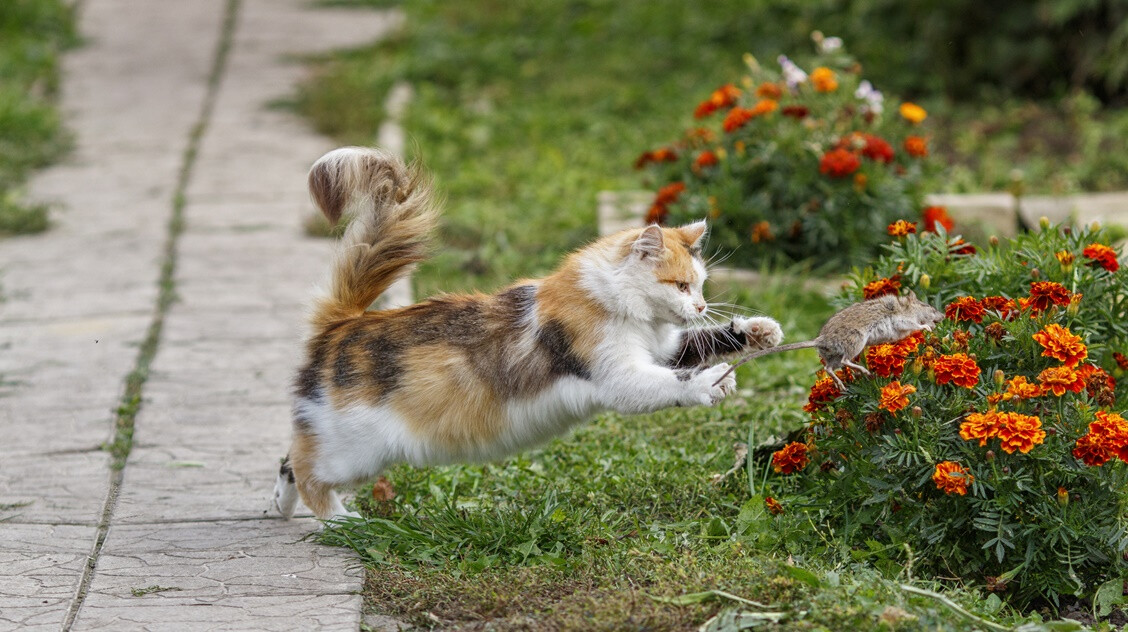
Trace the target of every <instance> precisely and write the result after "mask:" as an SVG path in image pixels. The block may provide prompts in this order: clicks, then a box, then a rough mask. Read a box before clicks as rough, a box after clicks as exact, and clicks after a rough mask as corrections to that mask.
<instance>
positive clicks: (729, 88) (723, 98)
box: [693, 83, 740, 118]
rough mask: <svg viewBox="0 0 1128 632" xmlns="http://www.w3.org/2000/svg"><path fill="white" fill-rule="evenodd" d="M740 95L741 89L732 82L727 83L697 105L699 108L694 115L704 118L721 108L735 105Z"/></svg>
mask: <svg viewBox="0 0 1128 632" xmlns="http://www.w3.org/2000/svg"><path fill="white" fill-rule="evenodd" d="M739 97H740V89H739V88H737V87H736V86H734V85H732V84H731V83H726V84H725V85H723V86H721V87H720V88H717V89H716V90H714V91H713V94H711V95H709V98H708V99H706V100H704V101H702V102H701V104H700V105H698V106H697V110H695V111H694V112H693V115H694V116H695V117H697V118H704V117H706V116H709V115H710V114H712V113H713V112H716V111H717V110H719V109H721V108H727V107H730V106H732V105H734V104H735V103H736V100H737V98H739Z"/></svg>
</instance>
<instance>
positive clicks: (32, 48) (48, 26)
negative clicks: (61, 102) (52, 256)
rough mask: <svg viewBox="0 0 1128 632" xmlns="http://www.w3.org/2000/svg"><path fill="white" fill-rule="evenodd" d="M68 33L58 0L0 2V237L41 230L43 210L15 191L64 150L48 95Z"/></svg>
mask: <svg viewBox="0 0 1128 632" xmlns="http://www.w3.org/2000/svg"><path fill="white" fill-rule="evenodd" d="M72 29H73V9H72V8H71V6H70V5H69V4H67V3H65V2H62V0H9V1H6V2H3V3H0V235H6V234H18V233H32V232H40V231H42V230H45V229H46V228H47V213H46V209H45V208H44V207H42V206H28V205H26V204H24V203H23V202H22V201H21V200H20V196H19V187H20V185H21V184H22V183H23V181H24V179H25V178H26V177H27V174H28V172H29V171H30V170H32V169H35V168H38V167H42V166H44V165H46V164H49V163H50V162H51V161H53V160H55V159H57V158H58V157H59V156H60V155H61V154H62V153H63V152H64V151H66V149H67V147H68V146H69V139H68V138H67V136H66V134H64V133H63V130H62V125H61V123H60V120H59V115H58V112H57V111H56V110H55V108H54V103H53V96H54V94H55V91H56V88H57V87H58V82H59V74H58V73H59V70H58V63H59V55H60V53H61V51H62V50H63V49H64V48H66V47H67V46H70V45H71V44H73V43H74V39H75V36H74V33H73V30H72Z"/></svg>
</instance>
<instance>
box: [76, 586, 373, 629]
mask: <svg viewBox="0 0 1128 632" xmlns="http://www.w3.org/2000/svg"><path fill="white" fill-rule="evenodd" d="M176 594H177V593H176V592H172V593H168V594H166V593H156V594H150V595H145V596H144V597H133V596H129V597H117V596H106V595H101V594H94V595H91V596H90V600H89V601H88V602H87V607H86V608H85V609H83V611H82V612H81V613H79V615H78V620H77V621H75V625H74V630H76V631H83V630H111V631H114V632H117V631H118V630H161V631H162V632H181V631H184V632H228V631H232V630H261V631H262V632H274V631H275V630H277V631H278V632H293V631H294V630H356V629H357V628H358V627H359V616H358V614H357V610H358V609H359V608H360V603H359V602H360V596H359V595H347V594H346V595H310V594H297V595H283V596H274V597H244V596H230V597H218V598H213V599H194V598H190V597H189V598H183V597H176V596H175V595H176Z"/></svg>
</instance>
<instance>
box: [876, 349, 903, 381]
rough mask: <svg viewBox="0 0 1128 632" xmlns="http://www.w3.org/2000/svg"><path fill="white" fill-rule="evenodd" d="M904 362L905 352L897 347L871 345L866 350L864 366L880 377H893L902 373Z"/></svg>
mask: <svg viewBox="0 0 1128 632" xmlns="http://www.w3.org/2000/svg"><path fill="white" fill-rule="evenodd" d="M905 360H906V353H905V351H904V350H903V349H902V348H901V347H899V346H897V345H892V344H882V345H872V346H870V348H868V349H866V366H867V367H869V369H870V370H871V371H873V372H874V373H875V374H876V375H878V376H880V377H893V376H899V375H901V374H902V373H904V372H905Z"/></svg>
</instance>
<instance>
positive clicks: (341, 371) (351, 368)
mask: <svg viewBox="0 0 1128 632" xmlns="http://www.w3.org/2000/svg"><path fill="white" fill-rule="evenodd" d="M362 340H364V332H363V331H361V330H360V329H354V330H353V331H351V332H349V334H348V335H347V336H345V337H344V338H342V339H341V342H340V343H339V344H338V345H337V358H336V360H335V361H334V362H333V384H334V385H335V386H336V387H337V388H348V387H349V386H353V385H354V384H356V383H357V380H359V379H360V378H361V371H360V367H358V366H355V365H354V364H353V361H352V358H351V357H350V356H349V348H350V347H352V346H353V345H356V344H358V343H360V342H361V341H362Z"/></svg>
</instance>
